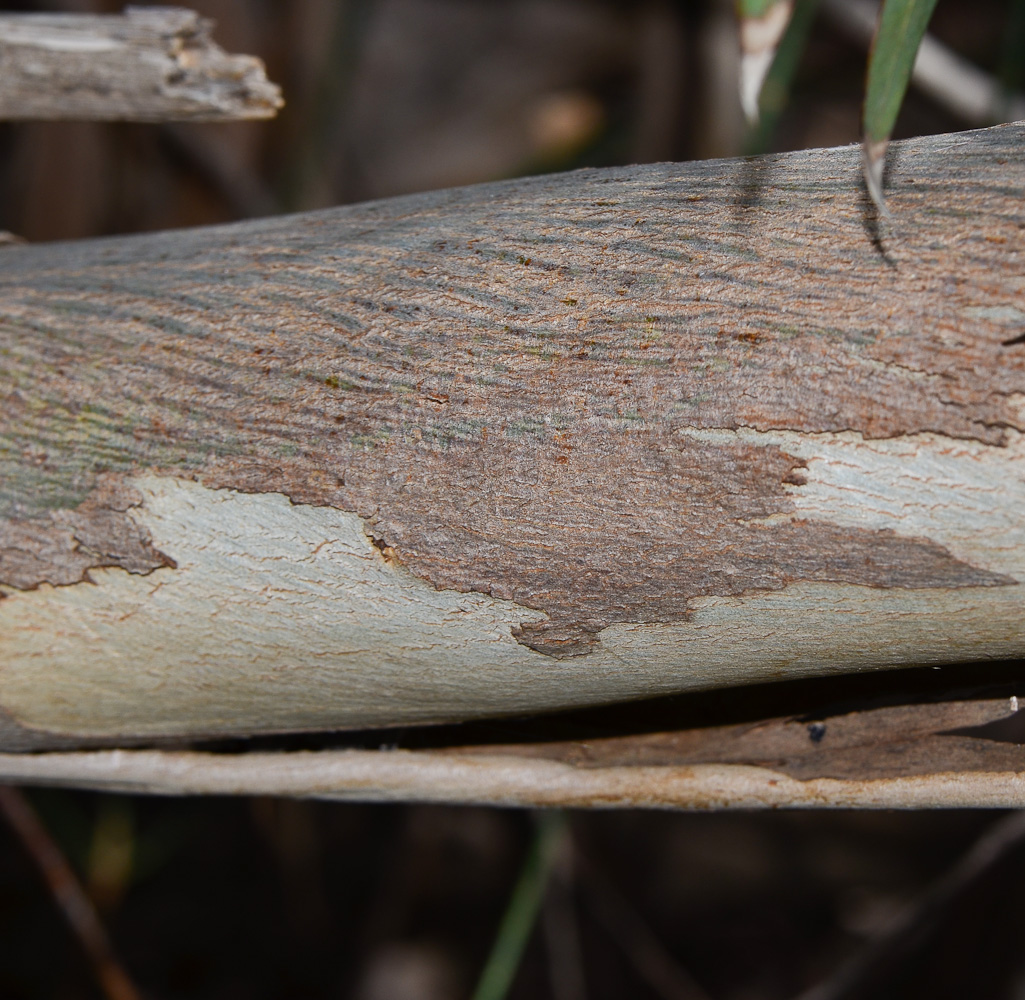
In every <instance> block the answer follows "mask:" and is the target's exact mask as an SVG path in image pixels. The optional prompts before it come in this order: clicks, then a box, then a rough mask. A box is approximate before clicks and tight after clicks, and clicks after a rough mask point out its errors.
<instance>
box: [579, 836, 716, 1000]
mask: <svg viewBox="0 0 1025 1000" xmlns="http://www.w3.org/2000/svg"><path fill="white" fill-rule="evenodd" d="M578 856H579V855H578ZM580 862H581V863H580V867H581V870H582V873H583V875H584V878H583V880H582V883H583V885H584V887H585V888H586V889H587V890H588V892H589V893H590V895H591V899H592V902H593V904H594V915H595V916H596V917H597V918H598V920H600V921H601V922H602V924H604V925H605V929H606V930H607V931H608V932H609V936H610V937H611V938H612V940H613V941H615V942H616V944H618V945H619V947H620V948H621V949H622V950H623V954H624V955H625V956H626V958H627V959H628V960H629V962H630V964H631V965H632V966H633V967H634V970H635V971H636V972H637V975H638V976H640V978H641V979H643V980H644V982H645V983H647V984H648V986H649V987H651V989H652V990H653V991H654V992H655V993H656V994H658V996H660V997H664V998H665V1000H709V997H708V994H707V993H706V992H705V991H704V990H703V989H702V988H701V986H700V984H699V983H698V982H697V981H696V980H695V979H694V977H693V976H692V975H691V974H690V973H689V972H688V971H687V970H686V969H685V968H684V967H683V966H682V965H681V964H680V963H679V962H678V961H677V960H676V959H675V958H674V957H673V956H672V955H671V954H670V953H669V952H668V951H667V950H666V948H665V946H664V945H663V944H662V942H661V941H660V940H659V939H658V936H657V935H656V934H655V933H654V931H652V930H651V928H650V927H649V926H648V925H647V924H646V923H645V922H644V920H643V918H642V917H641V915H640V914H639V913H638V912H637V911H636V910H635V909H634V908H633V907H632V906H631V905H630V903H629V902H628V901H627V900H626V898H625V897H624V896H623V895H622V894H621V893H620V892H619V891H618V890H617V889H616V888H615V887H614V886H613V885H612V883H611V882H609V880H608V879H607V878H605V876H604V875H603V874H602V873H601V872H600V871H598V870H597V869H596V868H595V867H594V865H593V864H591V863H589V862H588V861H587V860H586V859H584V858H582V857H581V858H580Z"/></svg>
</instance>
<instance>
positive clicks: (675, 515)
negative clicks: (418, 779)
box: [0, 125, 1025, 804]
mask: <svg viewBox="0 0 1025 1000" xmlns="http://www.w3.org/2000/svg"><path fill="white" fill-rule="evenodd" d="M1023 135H1025V128H1023V127H1022V126H1021V125H1014V126H1004V127H1000V128H996V129H990V130H986V131H983V132H978V133H966V134H963V135H956V136H939V137H932V138H929V139H922V140H915V141H913V142H909V143H905V144H900V145H898V146H897V147H896V148H895V150H894V154H893V162H892V164H891V170H890V187H889V193H888V203H889V205H890V207H891V209H892V210H893V211H894V213H895V215H896V217H897V219H898V223H897V226H896V228H895V229H889V228H887V229H885V230H884V232H883V233H882V239H880V238H879V233H878V232H877V231H876V230H875V229H874V227H873V223H872V220H871V218H870V217H869V216H867V214H866V213H867V211H868V210H867V208H866V206H865V203H864V197H863V195H862V194H861V192H860V189H859V187H858V181H857V178H858V172H859V164H858V153H857V150H855V149H853V148H851V149H839V150H818V151H809V152H803V153H793V154H786V155H782V156H774V157H766V158H762V159H758V160H736V161H715V162H710V163H698V164H685V165H656V166H645V167H629V168H617V169H613V170H600V171H593V170H592V171H580V172H577V173H573V174H568V175H562V176H555V177H541V178H534V179H528V180H522V181H511V182H505V183H501V184H495V185H487V186H482V187H477V188H469V189H464V190H456V191H446V192H439V193H435V194H428V195H420V196H415V197H411V198H403V199H396V200H392V201H386V202H376V203H370V204H366V205H358V206H354V207H351V208H343V209H337V210H333V211H329V212H320V213H315V214H311V215H305V216H292V217H285V218H279V219H272V220H267V221H262V222H256V223H245V224H241V225H236V226H228V227H219V228H216V229H208V230H195V231H188V232H181V233H166V234H158V235H155V236H145V237H133V238H124V239H113V240H102V241H90V242H85V243H79V244H66V245H52V246H36V247H11V248H8V249H4V250H3V251H2V253H0V288H2V297H0V351H2V352H3V353H2V357H3V365H2V368H0V391H2V392H3V394H4V400H5V403H4V409H3V411H2V414H0V448H2V450H0V593H2V594H3V595H4V596H3V600H0V706H2V708H3V711H4V716H3V725H2V727H0V734H2V740H3V745H4V746H6V747H7V748H9V749H30V748H39V747H47V746H69V745H90V744H91V745H95V744H97V743H100V744H105V745H118V744H128V743H133V742H134V743H138V742H139V741H146V740H150V739H166V738H196V737H209V736H215V735H222V734H228V735H230V734H236V735H246V734H255V733H261V732H264V733H266V732H284V731H299V730H328V729H334V728H345V727H358V726H381V725H393V724H403V723H411V722H427V721H430V722H434V721H443V720H453V719H462V718H473V717H481V716H487V715H499V714H513V713H517V712H526V711H537V710H547V709H553V708H560V707H566V706H580V705H587V704H595V703H602V702H610V701H615V700H618V699H627V698H638V697H644V696H650V695H655V694H662V693H667V692H672V691H683V690H689V689H698V688H709V687H716V686H723V685H731V684H738V683H746V682H751V681H757V680H766V679H778V678H786V677H794V676H802V675H811V674H823V673H825V674H830V673H839V672H845V671H856V670H866V669H876V668H880V667H892V666H898V665H902V664H910V663H933V664H936V663H946V662H955V661H958V660H965V659H969V658H971V659H995V658H1008V657H1014V656H1020V655H1022V654H1023V651H1025V629H1023V627H1022V623H1021V611H1020V609H1021V596H1020V591H1019V589H1018V588H1019V585H1020V584H1019V581H1020V580H1021V579H1022V578H1023V574H1025V527H1023V525H1022V521H1021V517H1020V511H1021V509H1022V504H1023V502H1025V438H1023V436H1022V435H1023V432H1025V346H1023V345H1022V344H1021V343H1020V342H1017V340H1018V338H1019V337H1020V335H1021V334H1022V333H1023V331H1025V311H1023V309H1022V305H1021V302H1022V292H1023V290H1025V277H1023V275H1025V268H1023V266H1022V250H1023V243H1025V237H1023V232H1025V230H1023V223H1025V210H1023V208H1022V205H1023V201H1022V195H1023V194H1025V167H1023V155H1022V152H1021V150H1022V140H1023ZM713 756H716V755H715V754H713ZM39 759H40V760H43V758H39ZM92 759H95V760H100V759H101V758H92ZM103 759H106V758H103ZM116 759H117V760H129V759H133V760H135V759H138V760H142V759H144V758H141V757H131V758H127V757H126V758H116ZM346 759H347V760H349V759H351V758H346ZM417 759H420V758H417ZM375 760H376V758H375ZM688 760H690V758H688ZM962 763H963V762H962ZM713 765H714V766H716V767H718V766H726V764H723V763H722V757H721V754H720V755H718V756H716V760H715V761H714V762H713V763H712V764H707V762H706V763H705V764H702V765H701V766H713ZM26 766H28V765H26ZM40 766H42V765H40ZM97 766H100V765H97ZM218 766H220V765H218ZM239 766H242V765H239ZM246 766H249V765H246ZM254 766H255V765H254ZM375 766H376V765H375ZM446 766H448V765H446ZM474 766H478V765H476V764H475V765H474ZM480 766H481V767H484V766H485V765H484V764H481V765H480ZM486 766H487V767H488V768H492V769H493V767H496V766H498V765H495V764H493V762H490V763H487V765H486ZM516 766H517V767H518V768H528V770H529V769H530V768H534V769H535V771H537V768H539V767H541V764H540V763H537V762H533V763H531V762H529V761H526V762H521V763H519V764H517V765H516ZM567 766H569V765H567V764H566V762H565V761H562V760H559V759H555V760H549V761H548V762H547V763H545V764H544V768H547V770H545V775H548V777H544V776H542V775H540V772H539V771H537V775H538V776H537V777H536V781H537V782H539V783H540V784H541V785H544V784H545V783H546V782H548V781H549V780H550V779H551V780H554V778H551V775H550V774H549V771H551V769H552V768H556V769H558V768H566V767H567ZM618 766H619V764H616V765H615V767H618ZM631 766H632V765H631ZM673 766H677V767H685V768H689V767H691V766H692V765H691V764H690V763H685V764H674V765H673ZM693 766H697V764H694V765H693ZM730 766H734V765H730ZM736 766H745V767H746V766H749V765H747V764H744V765H739V764H738V765H736ZM753 766H758V765H753ZM951 766H952V767H955V768H958V767H961V764H958V763H956V762H955V763H954V764H952V765H951ZM4 767H7V764H5V765H4ZM611 770H615V768H614V767H613V768H612V769H611ZM997 770H998V771H999V773H1004V771H1003V769H1002V767H1001V768H1000V769H997ZM10 773H11V774H12V775H13V774H14V772H13V771H11V772H10ZM19 773H21V772H19ZM489 773H490V772H489ZM532 773H533V772H532ZM552 773H553V774H554V772H552ZM560 773H561V772H560ZM603 773H605V772H603ZM616 773H619V772H616ZM633 773H634V775H635V777H636V775H638V774H640V771H636V770H634V772H633ZM994 773H995V772H994ZM912 777H913V779H914V780H915V781H919V779H921V775H913V776H912ZM368 780H369V779H368ZM374 780H377V779H374ZM382 780H383V779H382ZM460 780H462V779H460ZM531 780H535V779H531ZM588 780H598V779H595V778H594V777H593V775H592V777H591V778H589V779H588ZM609 780H611V779H609ZM617 780H618V779H617ZM623 780H626V779H623ZM716 780H718V779H716ZM772 780H777V779H775V778H773V779H772ZM787 780H788V781H790V782H796V783H797V784H796V785H794V787H795V788H798V787H805V786H801V785H800V782H801V781H805V780H808V781H812V780H815V781H837V780H848V778H836V777H821V776H814V777H808V776H804V775H799V776H797V777H789V776H788V777H787ZM850 780H853V779H850ZM886 780H896V779H893V778H892V776H891V777H888V778H887V779H886ZM901 780H904V778H901ZM907 780H912V778H908V779H907ZM922 780H924V779H922ZM973 780H975V781H976V785H977V784H978V781H979V780H981V779H973ZM157 784H159V782H157ZM371 784H372V782H371ZM357 785H358V787H359V788H361V789H363V792H364V793H366V794H370V792H369V791H368V789H369V788H370V785H367V784H365V783H364V784H362V785H359V783H358V782H357ZM167 787H170V786H167ZM182 787H185V786H182ZM261 787H262V786H261ZM403 787H404V788H406V789H407V790H406V791H403V792H401V794H403V795H405V794H411V793H410V792H409V791H408V786H403ZM494 787H495V788H496V789H497V788H498V786H497V785H496V786H494ZM787 787H788V788H789V787H790V786H789V785H788V786H787ZM807 787H809V788H810V787H811V786H807ZM916 787H918V786H916ZM305 793H309V790H308V789H307V790H306V792H305ZM397 794H399V793H397ZM482 794H483V793H482ZM489 794H491V795H492V800H495V801H513V800H515V796H512V797H510V796H508V795H505V793H501V794H500V793H499V792H498V791H497V790H496V791H494V792H493V793H489ZM539 794H540V793H539ZM588 794H590V793H588ZM681 794H682V793H681ZM731 794H732V793H731ZM738 794H739V793H738ZM788 794H789V793H788ZM794 794H795V795H796V794H797V793H796V792H795V793H794ZM802 794H804V793H802ZM808 794H811V793H810V792H809V793H808ZM815 794H816V795H817V794H818V793H815ZM909 794H910V793H909ZM595 795H596V796H597V797H600V796H598V794H597V793H595ZM457 797H458V796H457ZM798 797H799V796H798ZM484 798H485V799H486V798H487V796H486V795H484ZM671 798H672V796H669V799H671ZM812 798H815V796H814V795H813V796H812ZM527 799H529V796H525V797H524V798H523V800H524V801H526V800H527ZM669 799H667V800H666V801H669ZM570 800H573V801H576V799H573V798H572V796H571V795H570V793H569V792H567V793H566V797H565V798H564V801H570ZM596 800H597V799H595V801H596ZM553 801H554V800H553ZM616 801H619V800H618V799H617V800H616ZM623 801H625V799H624V800H623ZM682 801H683V800H682V799H681V800H680V801H679V802H677V804H682ZM794 801H796V799H794ZM816 801H818V799H816ZM887 801H889V800H887ZM692 804H693V803H692Z"/></svg>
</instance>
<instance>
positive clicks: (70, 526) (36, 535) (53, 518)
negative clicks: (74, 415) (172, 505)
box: [0, 476, 175, 590]
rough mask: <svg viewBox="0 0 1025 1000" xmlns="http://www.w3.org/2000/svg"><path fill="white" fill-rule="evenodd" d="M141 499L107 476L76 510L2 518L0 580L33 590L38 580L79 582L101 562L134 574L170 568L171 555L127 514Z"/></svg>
mask: <svg viewBox="0 0 1025 1000" xmlns="http://www.w3.org/2000/svg"><path fill="white" fill-rule="evenodd" d="M141 503H142V495H141V494H140V493H139V492H138V490H135V489H133V488H132V487H130V486H128V485H127V484H125V483H124V482H123V481H121V480H120V479H119V478H118V477H115V476H105V477H102V478H101V479H100V482H99V484H98V485H97V487H96V488H95V489H94V490H93V491H92V492H91V493H90V494H89V496H88V498H87V499H86V500H85V501H83V502H82V503H81V504H80V505H79V506H78V507H77V508H75V509H74V510H58V511H52V512H50V513H49V514H47V515H44V516H42V517H36V518H30V519H25V520H8V521H0V583H2V584H6V585H7V586H10V587H16V588H17V589H19V590H33V589H34V588H36V587H38V586H39V585H40V584H41V583H49V584H53V585H54V586H64V585H68V584H72V583H81V582H83V581H86V580H88V579H89V571H90V570H92V569H100V568H101V567H114V566H116V567H118V568H120V569H123V570H125V571H127V572H129V573H138V574H146V573H151V572H153V570H155V569H159V568H160V567H162V566H168V567H171V568H172V569H173V568H174V567H175V562H174V560H173V559H171V558H170V557H169V556H167V555H165V554H164V553H163V552H160V551H159V550H158V549H156V548H154V546H153V544H152V541H151V539H150V536H149V532H148V531H146V530H145V528H142V527H140V526H139V525H138V524H137V523H136V522H135V521H134V520H133V519H132V518H131V517H130V516H129V515H128V514H127V513H126V512H127V511H128V509H129V508H130V507H137V506H139V505H140V504H141Z"/></svg>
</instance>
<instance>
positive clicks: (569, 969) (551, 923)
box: [542, 835, 587, 1000]
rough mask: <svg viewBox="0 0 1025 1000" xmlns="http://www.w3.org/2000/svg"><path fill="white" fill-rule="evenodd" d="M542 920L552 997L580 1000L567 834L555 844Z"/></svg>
mask: <svg viewBox="0 0 1025 1000" xmlns="http://www.w3.org/2000/svg"><path fill="white" fill-rule="evenodd" d="M542 923H543V925H544V932H545V943H546V944H547V946H548V966H549V978H550V980H551V984H552V995H553V996H554V997H555V1000H584V998H585V997H586V996H587V984H586V980H585V977H584V962H583V957H582V954H581V949H580V931H579V926H578V924H577V915H576V910H575V907H574V905H573V840H572V838H571V837H570V836H568V835H567V836H565V837H563V838H562V839H561V840H560V841H559V843H558V844H557V850H556V856H555V860H554V864H553V868H552V875H551V879H550V880H549V885H548V893H547V895H546V897H545V905H544V912H543V913H542Z"/></svg>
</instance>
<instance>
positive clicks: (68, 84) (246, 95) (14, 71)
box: [0, 7, 283, 121]
mask: <svg viewBox="0 0 1025 1000" xmlns="http://www.w3.org/2000/svg"><path fill="white" fill-rule="evenodd" d="M212 27H213V23H212V22H210V21H207V20H205V19H203V18H201V17H199V15H198V14H196V13H195V12H193V11H190V10H184V9H181V8H176V7H157V8H146V7H129V8H128V9H127V10H126V11H125V13H124V14H121V15H94V14H4V15H2V16H0V68H2V71H0V119H4V120H8V121H11V120H15V119H22V120H25V119H27V120H41V119H57V120H64V121H66V120H70V119H80V120H86V121H174V120H191V121H230V120H233V119H241V118H272V117H273V116H274V115H275V114H276V113H277V110H278V109H279V108H280V107H281V106H282V103H283V102H282V100H281V91H280V90H279V88H278V87H277V86H276V85H275V84H273V83H271V82H270V81H268V80H267V77H266V75H265V73H264V68H263V63H262V62H261V61H260V60H259V59H256V58H254V57H253V56H236V55H229V54H228V53H227V52H225V51H224V50H223V49H222V48H220V46H218V45H217V44H215V43H214V42H213V41H212V40H211V38H210V32H211V29H212Z"/></svg>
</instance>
